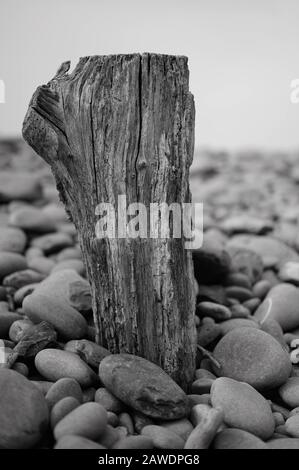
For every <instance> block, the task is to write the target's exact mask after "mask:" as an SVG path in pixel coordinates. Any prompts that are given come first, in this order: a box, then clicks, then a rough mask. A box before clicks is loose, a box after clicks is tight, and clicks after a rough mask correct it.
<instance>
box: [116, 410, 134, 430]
mask: <svg viewBox="0 0 299 470" xmlns="http://www.w3.org/2000/svg"><path fill="white" fill-rule="evenodd" d="M119 425H120V426H123V427H125V428H126V429H127V431H128V434H134V423H133V420H132V418H131V416H130V415H129V413H126V412H122V413H120V414H119Z"/></svg>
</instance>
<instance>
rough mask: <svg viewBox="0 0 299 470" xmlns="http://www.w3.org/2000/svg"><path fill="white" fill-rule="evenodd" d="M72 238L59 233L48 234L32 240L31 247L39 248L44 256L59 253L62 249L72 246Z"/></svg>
mask: <svg viewBox="0 0 299 470" xmlns="http://www.w3.org/2000/svg"><path fill="white" fill-rule="evenodd" d="M72 244H73V241H72V238H71V237H70V236H69V235H68V234H66V233H61V232H56V233H50V234H47V235H42V236H40V237H36V238H34V239H33V240H32V243H31V246H33V247H35V248H40V249H41V250H42V251H43V253H45V254H46V255H48V254H51V253H55V252H57V251H60V250H61V249H62V248H66V247H68V246H72Z"/></svg>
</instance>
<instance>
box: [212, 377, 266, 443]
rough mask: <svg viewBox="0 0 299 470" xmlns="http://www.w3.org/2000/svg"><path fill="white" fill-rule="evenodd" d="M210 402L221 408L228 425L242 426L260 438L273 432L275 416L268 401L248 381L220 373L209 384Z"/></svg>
mask: <svg viewBox="0 0 299 470" xmlns="http://www.w3.org/2000/svg"><path fill="white" fill-rule="evenodd" d="M211 402H212V406H213V407H220V408H221V409H223V412H224V421H225V423H226V424H227V425H228V426H229V427H230V428H238V429H243V430H244V431H248V432H250V433H252V434H254V435H255V436H257V437H260V438H261V439H269V438H270V437H271V436H272V434H273V432H274V419H273V415H272V411H271V408H270V405H269V403H268V402H267V400H265V398H264V397H263V396H262V395H261V394H260V393H259V392H257V391H256V390H255V389H254V388H253V387H252V386H251V385H249V384H247V383H244V382H238V381H236V380H233V379H230V378H227V377H221V378H219V379H216V380H215V382H214V383H213V385H212V390H211Z"/></svg>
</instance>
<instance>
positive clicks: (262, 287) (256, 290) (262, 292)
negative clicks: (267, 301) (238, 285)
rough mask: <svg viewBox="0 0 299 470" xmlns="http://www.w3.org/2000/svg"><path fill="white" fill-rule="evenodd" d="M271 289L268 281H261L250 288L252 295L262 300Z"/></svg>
mask: <svg viewBox="0 0 299 470" xmlns="http://www.w3.org/2000/svg"><path fill="white" fill-rule="evenodd" d="M270 289H271V284H270V282H269V281H267V280H265V279H262V280H261V281H259V282H257V283H256V284H254V286H253V288H252V293H253V295H254V296H255V297H258V298H259V299H261V300H263V299H264V298H265V297H266V295H267V294H268V292H269V290H270Z"/></svg>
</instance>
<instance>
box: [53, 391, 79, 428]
mask: <svg viewBox="0 0 299 470" xmlns="http://www.w3.org/2000/svg"><path fill="white" fill-rule="evenodd" d="M80 404H81V402H79V401H78V400H77V398H74V397H65V398H62V399H61V400H59V401H58V402H57V403H55V405H54V406H53V408H52V409H51V415H50V423H51V428H52V429H54V428H55V426H56V424H57V423H59V421H61V420H62V418H64V417H65V416H66V415H67V414H69V413H70V412H71V411H73V410H74V409H75V408H78V406H80Z"/></svg>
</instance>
